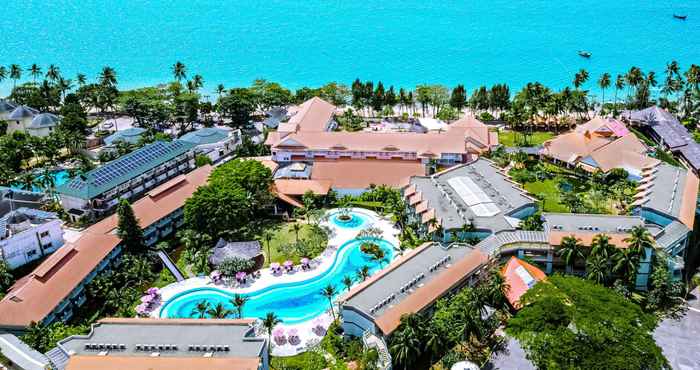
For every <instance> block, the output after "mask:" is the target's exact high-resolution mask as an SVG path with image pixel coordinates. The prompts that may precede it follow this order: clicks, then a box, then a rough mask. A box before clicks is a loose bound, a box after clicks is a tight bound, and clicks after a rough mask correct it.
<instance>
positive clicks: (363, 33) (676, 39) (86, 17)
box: [0, 0, 700, 100]
mask: <svg viewBox="0 0 700 370" xmlns="http://www.w3.org/2000/svg"><path fill="white" fill-rule="evenodd" d="M5 5H6V13H7V14H12V17H3V18H2V19H0V28H2V29H7V30H12V32H7V33H6V34H5V35H3V36H4V44H3V58H2V60H0V64H2V65H5V66H7V65H9V64H12V63H17V64H20V65H21V66H22V67H23V68H25V69H26V68H27V67H28V66H29V65H31V64H33V63H37V64H39V65H41V66H42V68H43V70H44V72H45V70H46V67H47V66H48V65H49V64H55V65H57V66H59V67H60V68H61V72H62V74H63V75H64V76H66V77H67V78H71V79H75V75H76V74H77V73H78V72H80V73H83V74H85V75H87V76H88V78H89V79H94V77H95V75H96V74H97V73H99V70H100V69H101V67H102V66H105V65H108V66H110V67H113V68H114V69H115V70H116V71H117V77H118V81H119V87H120V89H134V88H139V87H146V86H153V85H155V84H158V83H165V82H168V81H171V80H172V74H171V72H170V67H171V66H172V65H173V64H174V63H175V62H176V61H181V62H183V63H184V64H185V65H186V66H187V67H188V76H191V75H193V74H195V73H196V74H200V75H202V76H203V77H204V89H203V91H205V92H207V93H208V94H209V95H211V96H212V98H213V97H214V95H215V94H214V90H215V88H216V86H217V85H218V84H220V83H222V84H224V86H226V87H233V86H249V85H250V83H251V82H252V81H253V80H255V79H256V78H265V79H267V80H269V81H275V82H279V83H280V84H282V85H284V86H285V87H287V88H289V89H298V88H300V87H303V86H308V87H318V86H321V85H322V84H324V83H326V82H330V81H336V82H339V83H343V84H346V85H348V86H349V85H350V84H351V83H352V81H353V80H354V79H355V78H360V79H361V80H363V81H364V80H373V81H375V82H376V81H379V80H381V81H382V82H383V83H384V84H385V85H386V86H390V85H393V86H395V87H396V88H397V89H398V88H399V87H404V88H410V89H413V88H415V86H416V85H417V84H422V83H426V84H442V85H445V86H448V87H454V86H455V85H457V84H463V85H464V86H465V88H466V89H467V90H468V91H469V92H471V91H473V90H474V89H475V88H477V87H479V86H482V85H485V86H491V85H493V84H496V83H506V84H508V85H509V86H510V87H511V90H512V91H513V92H515V91H517V90H519V89H520V88H521V87H522V86H524V85H525V84H526V83H527V82H536V81H537V82H541V83H542V84H544V85H546V86H548V87H551V88H553V89H560V88H563V87H564V86H567V85H571V81H572V79H573V76H574V73H576V71H578V70H579V69H581V68H583V69H586V70H587V71H588V72H589V73H590V80H589V81H588V82H587V83H586V84H585V86H584V88H586V89H588V90H590V91H591V92H592V93H596V94H597V93H598V92H599V91H598V88H597V86H596V84H595V81H596V80H597V79H598V77H599V76H600V75H601V74H602V73H603V72H608V73H610V74H611V75H612V76H613V78H614V77H615V75H616V74H618V73H620V74H622V73H624V72H626V71H627V70H628V69H629V68H630V67H631V66H637V67H640V68H641V69H642V70H644V71H649V70H654V71H655V72H656V73H657V76H659V77H661V76H662V75H663V71H664V69H665V65H666V63H668V62H670V61H672V60H676V61H678V63H679V64H680V66H681V68H682V69H683V70H685V69H687V68H688V66H690V64H692V63H695V64H700V48H696V47H694V45H693V43H694V42H693V41H692V40H698V39H700V27H698V26H697V22H699V21H700V2H687V3H684V4H675V3H671V2H666V1H661V2H653V3H639V2H637V1H632V0H620V1H616V2H605V3H600V2H597V1H594V0H582V1H564V2H556V3H555V2H541V3H540V2H538V3H533V2H526V1H506V0H494V1H492V2H489V3H483V2H478V1H457V0H448V1H445V2H440V3H437V4H426V3H424V2H421V1H418V0H409V1H406V2H402V3H393V2H383V3H372V2H354V1H348V2H332V3H328V2H323V1H321V0H309V1H306V2H273V3H260V2H253V1H246V2H240V3H236V4H233V3H227V2H225V3H219V2H214V1H207V0H204V1H203V2H202V3H197V4H192V3H178V4H176V5H172V4H171V3H169V2H166V1H164V0H154V1H151V2H149V3H147V4H142V3H132V2H129V3H124V4H121V3H116V2H115V3H108V4H104V3H103V2H100V1H97V0H86V1H84V2H81V3H80V4H79V6H77V5H76V4H75V3H73V2H72V1H69V0H57V3H56V4H53V5H52V6H38V5H37V4H36V3H33V2H10V3H8V4H5ZM674 13H682V14H687V15H688V19H687V20H685V21H681V20H677V19H674V18H673V16H672V15H673V14H674ZM67 19H70V20H71V22H70V23H66V21H65V20H67ZM579 50H587V51H590V52H591V53H592V56H591V58H590V59H588V58H583V57H581V56H579V55H578V51H579ZM24 75H25V76H26V77H25V78H24V79H23V81H28V80H31V78H30V77H29V76H28V73H26V71H25V72H24ZM658 79H659V80H661V78H658ZM11 87H12V81H10V80H6V81H4V82H3V83H0V93H2V94H3V95H7V94H9V92H10V89H11ZM606 98H607V93H606ZM606 100H607V99H606Z"/></svg>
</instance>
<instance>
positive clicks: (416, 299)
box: [375, 249, 489, 335]
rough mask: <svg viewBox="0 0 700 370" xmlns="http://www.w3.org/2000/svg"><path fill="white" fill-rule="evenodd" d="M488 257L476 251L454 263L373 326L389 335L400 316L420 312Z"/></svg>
mask: <svg viewBox="0 0 700 370" xmlns="http://www.w3.org/2000/svg"><path fill="white" fill-rule="evenodd" d="M488 260H489V257H488V256H487V255H486V254H484V253H483V252H481V251H480V250H478V249H474V250H473V251H472V252H470V253H469V254H467V255H466V256H464V257H463V258H462V259H461V260H459V261H456V262H455V263H454V264H453V265H452V266H450V267H449V268H447V269H446V270H445V271H443V272H442V273H441V274H440V275H438V276H436V277H434V278H433V279H431V280H430V281H428V282H427V283H426V284H425V285H423V286H422V287H420V288H418V289H416V291H415V292H414V293H413V294H411V295H409V296H407V297H406V298H405V299H404V300H403V301H401V302H399V303H398V304H396V305H395V306H394V307H391V308H389V309H387V310H386V311H384V312H383V313H382V315H381V316H379V317H377V318H376V319H375V324H376V325H377V326H378V327H379V329H381V331H382V333H384V335H389V334H391V333H392V332H393V331H394V330H396V328H398V327H399V324H400V323H401V316H403V315H405V314H408V313H414V312H420V311H421V310H423V309H424V308H426V307H428V306H430V305H431V304H432V303H433V302H435V301H436V300H438V299H439V298H441V297H442V296H444V295H445V294H446V293H447V292H448V291H449V290H450V289H452V288H453V287H454V286H456V285H457V284H459V283H460V282H462V281H464V280H465V279H466V278H468V277H469V275H471V273H473V272H474V271H475V270H476V269H478V268H480V267H481V266H483V265H484V264H486V263H487V262H488Z"/></svg>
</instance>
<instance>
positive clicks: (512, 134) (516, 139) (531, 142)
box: [498, 131, 554, 147]
mask: <svg viewBox="0 0 700 370" xmlns="http://www.w3.org/2000/svg"><path fill="white" fill-rule="evenodd" d="M553 137H554V133H552V132H549V131H535V132H533V133H532V135H530V136H529V137H528V138H527V139H528V140H527V143H525V142H524V140H525V137H524V135H523V133H521V132H517V131H499V132H498V142H499V143H500V144H501V145H503V146H511V147H512V146H537V145H542V143H544V142H545V141H547V140H549V139H551V138H553Z"/></svg>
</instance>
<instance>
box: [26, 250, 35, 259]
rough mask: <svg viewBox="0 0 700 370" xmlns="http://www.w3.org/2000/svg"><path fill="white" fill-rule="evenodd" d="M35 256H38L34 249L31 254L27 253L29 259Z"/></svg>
mask: <svg viewBox="0 0 700 370" xmlns="http://www.w3.org/2000/svg"><path fill="white" fill-rule="evenodd" d="M34 255H36V249H32V250H30V251H29V252H27V257H32V256H34Z"/></svg>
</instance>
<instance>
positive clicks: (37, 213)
mask: <svg viewBox="0 0 700 370" xmlns="http://www.w3.org/2000/svg"><path fill="white" fill-rule="evenodd" d="M57 218H58V216H57V215H56V214H55V213H53V212H46V211H42V210H39V209H32V208H25V207H21V208H17V209H15V210H14V211H11V212H8V213H6V214H5V215H4V216H2V218H0V235H5V231H6V230H7V225H8V224H12V223H17V222H21V221H23V220H29V221H30V222H31V223H32V224H43V223H46V222H49V221H51V220H55V219H57Z"/></svg>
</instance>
